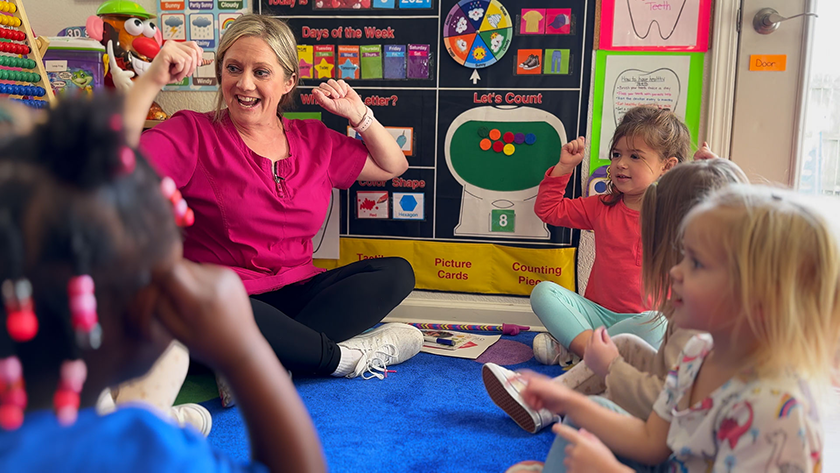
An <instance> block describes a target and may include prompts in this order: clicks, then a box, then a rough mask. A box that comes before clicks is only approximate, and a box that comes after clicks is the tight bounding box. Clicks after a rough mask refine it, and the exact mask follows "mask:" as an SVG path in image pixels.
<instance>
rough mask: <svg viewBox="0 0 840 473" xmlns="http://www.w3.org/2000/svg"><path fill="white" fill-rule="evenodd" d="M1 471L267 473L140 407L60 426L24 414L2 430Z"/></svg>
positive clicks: (87, 413)
mask: <svg viewBox="0 0 840 473" xmlns="http://www.w3.org/2000/svg"><path fill="white" fill-rule="evenodd" d="M0 471H2V472H24V471H25V472H52V471H61V472H73V471H79V472H98V471H102V472H114V471H119V472H144V473H146V472H166V471H173V472H178V473H186V472H192V471H195V472H239V471H260V472H264V471H268V470H267V469H266V468H265V467H263V466H262V465H257V464H252V465H242V464H239V463H237V462H235V461H234V460H232V459H230V458H228V457H226V456H225V455H224V454H223V453H221V452H216V451H214V450H213V449H212V448H211V447H210V444H209V443H207V440H206V439H205V438H204V437H202V435H201V434H200V433H198V432H197V431H195V430H194V429H181V428H179V427H177V426H175V425H173V424H171V423H169V422H167V421H165V420H163V419H161V418H160V417H158V416H157V415H155V414H154V413H152V412H150V411H148V410H146V409H142V408H139V407H124V408H121V409H118V410H117V411H116V412H114V413H112V414H109V415H107V416H104V417H100V416H98V415H97V414H96V412H95V411H94V410H93V409H84V410H82V411H80V412H79V418H78V420H77V421H76V423H75V424H73V425H71V426H69V427H62V426H61V425H59V424H58V420H57V419H56V417H55V415H54V414H53V413H52V412H50V411H38V412H33V413H27V414H26V420H25V422H24V424H23V426H21V428H20V429H18V430H16V431H13V432H7V431H3V430H0Z"/></svg>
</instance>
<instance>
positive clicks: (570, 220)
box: [534, 168, 648, 313]
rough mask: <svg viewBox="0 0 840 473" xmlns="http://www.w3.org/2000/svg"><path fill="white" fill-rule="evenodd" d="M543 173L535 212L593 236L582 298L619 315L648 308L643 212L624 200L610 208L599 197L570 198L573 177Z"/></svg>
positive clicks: (548, 220)
mask: <svg viewBox="0 0 840 473" xmlns="http://www.w3.org/2000/svg"><path fill="white" fill-rule="evenodd" d="M553 169H554V168H550V169H549V170H548V171H546V173H545V178H544V179H543V181H542V182H541V183H540V191H539V194H537V201H536V203H535V204H534V211H535V212H536V213H537V216H538V217H539V218H540V219H541V220H542V221H543V222H545V223H547V224H549V225H554V226H557V227H568V228H577V229H580V230H592V231H594V232H595V262H594V263H593V265H592V272H591V274H590V276H589V283H588V284H587V285H586V294H584V297H586V298H587V299H589V300H591V301H592V302H595V303H597V304H600V305H601V306H603V307H604V308H606V309H609V310H612V311H614V312H618V313H639V312H644V311H645V310H648V308H647V307H646V306H645V304H643V303H642V294H641V278H642V234H641V228H640V224H639V212H638V211H636V210H631V209H630V208H628V207H627V206H626V205H625V204H624V202H623V201H622V202H619V203H617V204H615V205H613V206H608V205H606V204H604V203H603V202H601V198H600V196H591V197H580V198H577V199H567V198H566V197H565V194H566V185H567V184H568V183H569V179H571V176H572V175H571V174H567V175H565V176H558V177H553V176H550V175H549V174H550V173H551V171H552V170H553Z"/></svg>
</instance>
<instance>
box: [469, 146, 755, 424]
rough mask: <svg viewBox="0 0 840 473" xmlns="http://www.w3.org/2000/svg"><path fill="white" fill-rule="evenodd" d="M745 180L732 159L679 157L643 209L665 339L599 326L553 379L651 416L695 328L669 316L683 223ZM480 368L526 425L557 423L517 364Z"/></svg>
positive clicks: (647, 285) (645, 259)
mask: <svg viewBox="0 0 840 473" xmlns="http://www.w3.org/2000/svg"><path fill="white" fill-rule="evenodd" d="M747 182H748V181H747V176H746V175H745V174H744V172H743V171H741V168H739V167H738V165H736V164H735V163H733V162H731V161H728V160H725V159H708V160H703V161H694V162H691V163H685V164H680V165H678V166H676V167H675V168H674V169H673V170H671V171H669V172H668V173H667V174H665V175H664V176H662V178H660V179H659V181H658V182H657V183H656V184H654V185H651V186H649V187H648V189H647V191H646V192H645V198H644V203H643V205H642V212H641V228H642V283H643V284H642V286H643V288H644V291H645V297H646V299H648V300H650V301H651V302H652V306H653V307H655V308H656V309H657V311H658V313H660V314H661V315H662V318H661V319H658V320H656V321H653V322H651V324H661V325H662V326H663V328H664V329H665V330H664V331H665V335H664V338H663V340H662V344H661V345H660V346H659V349H658V350H657V349H656V348H654V347H653V346H652V345H650V344H649V343H647V342H645V341H644V340H642V339H641V338H639V337H638V336H636V335H632V334H619V335H617V336H615V337H614V338H611V337H610V336H609V335H608V334H607V333H606V331H604V330H603V329H602V328H601V329H596V331H595V333H596V335H597V336H594V337H592V338H591V339H590V343H589V345H590V346H589V347H587V350H586V355H585V356H584V363H581V364H578V365H576V366H575V367H573V368H572V369H571V370H569V371H568V372H566V373H564V374H563V375H561V376H558V377H557V378H554V381H555V382H558V383H561V384H563V385H564V386H566V387H568V388H570V389H574V390H576V391H578V392H581V393H584V394H602V393H604V395H605V396H606V397H607V398H608V399H610V400H612V401H613V402H615V403H616V404H618V406H619V407H621V408H622V409H624V410H626V411H627V412H629V413H630V414H632V415H633V416H636V417H639V418H642V419H646V418H647V417H648V416H649V415H650V411H651V408H652V407H653V403H654V401H655V400H656V398H657V397H658V396H659V392H660V391H661V390H662V385H663V383H664V382H665V375H667V373H668V370H669V369H670V368H671V367H673V366H674V365H675V364H676V363H677V361H679V358H678V357H679V354H680V352H681V351H682V349H683V347H684V346H685V343H686V342H687V341H688V340H689V339H690V338H691V337H692V336H693V335H694V334H696V333H697V332H695V331H693V330H683V329H679V328H677V327H676V326H675V325H674V324H669V323H668V321H669V320H670V318H671V315H672V313H673V307H671V305H670V304H669V302H668V289H669V288H670V286H671V277H670V274H669V271H670V269H671V268H672V267H673V266H674V265H675V264H677V262H679V259H680V246H679V243H680V235H679V229H680V222H682V219H683V217H685V215H686V214H687V213H688V211H689V210H690V209H691V208H692V207H693V206H694V205H696V204H697V203H698V202H700V201H701V200H702V199H703V197H705V196H706V195H707V194H708V193H709V192H711V191H712V190H715V189H718V188H721V187H724V186H726V185H728V184H734V183H747ZM482 374H483V378H484V383H485V386H486V388H487V392H488V394H489V395H490V397H491V399H493V401H494V402H495V403H496V404H497V405H498V406H499V407H501V408H502V409H503V410H504V411H505V412H506V413H507V414H508V415H510V417H511V418H512V419H513V420H514V421H516V422H517V424H519V426H521V427H522V428H523V429H525V430H527V431H529V432H532V433H536V432H537V431H539V430H540V429H542V428H544V427H546V426H549V425H551V424H552V423H554V421H555V419H556V416H555V415H554V414H553V413H551V412H549V411H548V410H539V411H537V410H534V409H531V408H530V407H529V406H528V405H527V404H525V402H524V401H523V400H522V397H521V396H520V395H519V390H521V389H522V388H523V387H524V386H523V385H522V384H521V383H518V382H515V380H516V374H515V373H514V372H513V371H510V370H507V369H505V368H502V367H501V366H498V365H496V364H493V363H487V364H485V365H484V368H483V371H482ZM511 380H512V381H513V382H511Z"/></svg>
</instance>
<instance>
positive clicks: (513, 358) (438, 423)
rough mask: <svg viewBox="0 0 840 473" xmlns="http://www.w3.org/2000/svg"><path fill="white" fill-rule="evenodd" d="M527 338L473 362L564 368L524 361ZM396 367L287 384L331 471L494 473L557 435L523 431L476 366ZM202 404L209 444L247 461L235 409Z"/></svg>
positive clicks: (428, 363) (532, 455) (416, 363)
mask: <svg viewBox="0 0 840 473" xmlns="http://www.w3.org/2000/svg"><path fill="white" fill-rule="evenodd" d="M534 335H535V333H531V332H526V333H523V334H519V335H517V336H514V337H509V336H503V337H502V340H501V342H502V343H497V344H496V345H494V346H493V347H490V349H488V351H487V352H485V354H484V355H482V357H481V358H480V360H479V361H494V362H496V363H498V364H502V365H505V366H507V367H508V368H510V369H520V368H529V369H533V370H534V371H537V372H541V373H544V374H546V375H549V376H557V375H559V374H561V373H562V370H561V368H560V367H559V366H544V365H541V364H539V363H537V362H536V360H534V359H533V358H530V359H528V360H527V361H524V362H523V360H525V359H526V358H527V357H529V356H530V346H531V342H532V340H533V338H534ZM515 342H518V343H515ZM520 344H521V345H520ZM525 347H527V348H528V350H525ZM523 354H526V355H524V356H523ZM506 361H508V362H509V363H506ZM393 369H395V370H396V371H397V372H396V373H391V374H389V375H388V378H386V379H384V380H378V379H371V380H362V379H360V378H356V379H344V378H341V379H337V378H330V379H321V378H319V379H295V380H294V382H295V386H296V387H297V389H298V392H299V393H300V396H301V398H302V399H303V402H304V403H305V404H306V406H307V408H308V409H309V413H310V415H311V416H312V419H313V421H314V423H315V427H316V428H317V429H318V433H319V435H320V438H321V442H322V444H323V447H324V452H325V454H326V457H327V462H328V464H329V467H330V471H332V472H337V473H342V472H365V473H374V472H388V473H395V472H396V473H399V472H456V471H457V472H472V471H475V472H500V471H504V470H505V468H507V467H508V466H510V465H513V464H514V463H517V462H519V461H522V460H543V459H544V458H545V456H546V454H547V453H548V450H549V448H550V446H551V442H552V441H553V440H554V434H552V433H551V431H550V430H549V429H545V430H543V431H542V432H540V433H538V434H536V435H532V434H529V433H527V432H525V431H524V430H522V429H520V428H519V427H518V426H517V425H516V424H515V423H514V422H513V421H512V420H510V418H509V417H508V416H507V415H506V414H505V413H504V412H502V411H501V410H500V409H499V408H497V407H496V405H495V404H493V402H492V401H491V400H490V397H489V396H488V395H487V392H486V391H485V389H484V383H483V382H482V380H481V363H480V362H478V361H475V360H465V359H460V358H450V357H444V356H438V355H430V354H426V353H420V354H418V355H417V356H415V357H414V358H412V359H411V360H409V361H407V362H405V363H403V364H401V365H397V366H394V367H393ZM202 404H203V405H204V406H205V407H207V408H208V409H209V410H210V412H211V413H212V415H213V431H212V432H211V434H210V436H209V441H210V443H211V444H212V445H213V446H214V447H215V448H217V449H219V450H222V451H224V452H226V453H227V454H229V455H230V456H232V457H233V458H237V459H241V460H247V459H248V458H249V455H250V451H249V445H248V444H249V442H248V434H247V432H246V429H245V424H244V423H243V421H242V418H241V417H240V415H239V412H238V409H237V408H235V407H234V408H232V409H224V408H222V407H221V404H220V403H219V400H218V399H214V400H210V401H206V402H203V403H202Z"/></svg>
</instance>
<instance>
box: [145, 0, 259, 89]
mask: <svg viewBox="0 0 840 473" xmlns="http://www.w3.org/2000/svg"><path fill="white" fill-rule="evenodd" d="M248 12H250V9H249V8H248V0H157V15H158V26H159V28H160V32H161V33H162V35H163V39H164V40H165V41H170V40H172V41H195V42H196V43H198V45H199V46H201V48H202V49H204V56H203V57H202V65H201V66H200V67H199V68H198V69H197V70H196V72H195V74H193V76H192V77H185V78H184V80H182V81H181V82H178V83H175V84H169V85H167V86H166V87H164V90H189V91H215V90H217V89H218V88H219V84H218V83H217V81H216V64H215V62H216V50H217V49H218V47H219V40H220V38H221V37H222V34H224V32H225V29H226V28H227V26H228V25H230V24H231V23H232V22H233V20H235V19H236V18H237V17H239V16H241V15H243V14H245V13H248Z"/></svg>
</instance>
